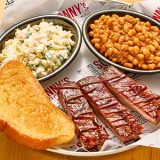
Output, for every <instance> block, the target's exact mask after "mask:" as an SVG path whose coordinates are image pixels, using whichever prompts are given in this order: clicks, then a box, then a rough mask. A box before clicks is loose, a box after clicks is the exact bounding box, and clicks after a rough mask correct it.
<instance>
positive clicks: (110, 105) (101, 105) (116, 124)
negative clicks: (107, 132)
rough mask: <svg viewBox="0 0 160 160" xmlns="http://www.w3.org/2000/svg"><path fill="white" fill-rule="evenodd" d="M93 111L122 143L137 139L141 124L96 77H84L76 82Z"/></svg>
mask: <svg viewBox="0 0 160 160" xmlns="http://www.w3.org/2000/svg"><path fill="white" fill-rule="evenodd" d="M77 84H78V85H79V86H80V88H81V90H82V91H83V93H84V95H85V96H86V97H87V99H88V101H89V102H90V103H91V105H92V107H93V109H94V110H95V112H96V113H97V114H98V115H99V117H100V118H101V119H102V121H103V122H104V123H105V125H106V126H108V127H109V128H110V129H111V130H112V131H113V133H114V134H116V135H117V136H118V137H119V139H120V140H121V141H122V142H123V143H127V142H130V141H132V140H136V139H139V134H140V133H141V132H142V129H143V128H142V126H140V125H139V124H138V122H137V121H136V119H135V118H134V117H133V116H132V115H131V114H130V112H128V110H127V109H126V108H125V107H123V106H122V105H121V104H120V103H119V102H118V101H117V100H116V98H115V97H114V96H113V95H112V94H111V93H110V92H109V91H108V89H107V88H106V86H105V85H104V84H103V82H102V80H101V79H100V78H98V77H92V76H89V77H86V78H83V79H81V80H80V81H78V83H77Z"/></svg>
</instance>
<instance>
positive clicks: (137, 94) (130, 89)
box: [101, 66, 160, 124]
mask: <svg viewBox="0 0 160 160" xmlns="http://www.w3.org/2000/svg"><path fill="white" fill-rule="evenodd" d="M101 78H102V79H103V81H104V84H105V85H106V86H107V88H109V90H110V91H111V92H112V93H114V94H115V95H116V97H117V98H118V99H119V100H120V101H121V102H122V103H124V104H126V105H128V106H129V107H130V108H131V109H134V110H135V111H137V112H139V113H140V114H141V115H142V116H144V117H145V118H146V119H147V120H149V121H150V122H152V123H154V124H158V123H159V121H160V96H159V95H156V94H154V93H152V92H151V91H150V90H149V89H148V88H147V87H146V86H145V85H142V84H139V83H138V82H136V81H135V80H133V79H131V78H129V77H128V76H127V75H125V74H124V73H122V72H120V71H119V70H118V69H116V68H114V67H112V66H111V67H108V68H107V69H106V70H105V71H104V72H103V73H102V75H101Z"/></svg>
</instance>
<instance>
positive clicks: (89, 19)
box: [82, 10, 160, 73]
mask: <svg viewBox="0 0 160 160" xmlns="http://www.w3.org/2000/svg"><path fill="white" fill-rule="evenodd" d="M103 14H104V15H112V14H117V15H119V16H124V15H126V14H128V15H131V16H133V17H139V18H140V19H141V20H143V21H149V22H150V23H151V24H152V25H155V26H158V27H160V23H158V22H157V21H155V20H154V19H152V18H151V17H148V16H146V15H143V14H141V13H138V12H133V11H126V10H103V11H99V12H96V13H93V14H91V15H90V16H88V17H87V18H86V20H85V21H84V23H83V27H82V33H83V39H84V41H85V43H86V45H87V46H88V48H89V49H90V51H91V52H92V53H93V54H94V55H95V56H97V57H98V58H100V59H101V60H103V61H104V62H106V63H108V64H110V65H113V66H115V67H117V68H119V69H122V70H125V71H128V72H133V73H157V72H160V69H157V70H139V69H130V68H127V67H124V66H121V65H119V64H117V63H114V62H112V61H110V60H109V59H107V58H106V57H104V56H103V55H102V54H100V53H99V52H98V51H97V50H96V49H95V47H94V46H93V45H92V43H91V42H90V39H89V36H88V32H89V25H90V24H91V23H93V21H94V20H95V19H98V18H99V17H100V16H101V15H103Z"/></svg>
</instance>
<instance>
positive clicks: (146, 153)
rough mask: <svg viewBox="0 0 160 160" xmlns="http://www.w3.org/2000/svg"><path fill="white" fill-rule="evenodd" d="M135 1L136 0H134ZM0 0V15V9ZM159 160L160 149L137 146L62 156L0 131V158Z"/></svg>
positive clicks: (34, 159) (36, 159)
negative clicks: (21, 142)
mask: <svg viewBox="0 0 160 160" xmlns="http://www.w3.org/2000/svg"><path fill="white" fill-rule="evenodd" d="M136 1H137V0H136ZM2 6H3V5H2V0H0V15H1V11H2V8H1V7H2ZM81 159H82V160H88V159H89V160H106V159H108V160H160V149H156V148H148V147H137V148H135V149H132V150H129V151H126V152H123V153H119V154H115V155H111V156H103V157H93V158H78V157H70V156H63V155H59V154H54V153H50V152H47V151H36V150H32V149H29V148H26V147H24V146H21V145H19V144H16V143H15V142H13V141H11V140H10V139H8V138H7V137H6V136H5V135H4V134H3V133H0V160H81Z"/></svg>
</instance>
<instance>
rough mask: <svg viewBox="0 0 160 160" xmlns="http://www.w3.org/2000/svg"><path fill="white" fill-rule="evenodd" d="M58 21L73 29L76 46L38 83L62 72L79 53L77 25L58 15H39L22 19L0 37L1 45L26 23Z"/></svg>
mask: <svg viewBox="0 0 160 160" xmlns="http://www.w3.org/2000/svg"><path fill="white" fill-rule="evenodd" d="M47 18H48V19H60V20H62V21H65V22H66V23H68V24H70V25H72V26H73V27H74V28H75V32H76V34H77V44H76V46H75V49H74V51H73V52H72V54H71V56H70V57H69V58H68V59H67V60H66V61H65V62H64V63H63V64H62V65H61V66H60V67H59V68H57V69H56V70H55V71H53V72H52V73H50V74H48V75H46V76H44V77H42V78H39V79H37V80H38V81H39V82H42V81H46V80H48V79H50V78H52V77H53V76H55V75H57V74H58V73H59V72H61V71H62V70H64V69H65V68H66V67H67V66H68V65H69V64H70V63H71V62H72V61H73V60H74V59H75V57H76V56H77V54H78V53H79V50H80V47H81V43H82V34H81V30H80V27H79V25H78V24H77V23H76V22H75V21H74V20H72V19H70V18H68V17H65V16H61V15H58V14H45V15H39V16H34V17H31V18H27V19H24V20H22V21H20V22H18V23H16V24H14V25H13V26H11V27H10V28H9V29H7V30H6V31H5V32H4V33H3V34H2V35H0V43H2V42H3V41H4V39H5V38H6V36H7V35H8V34H10V33H11V32H12V31H14V30H15V29H17V28H19V27H21V26H23V25H26V24H28V23H31V22H34V21H37V20H40V19H47Z"/></svg>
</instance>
